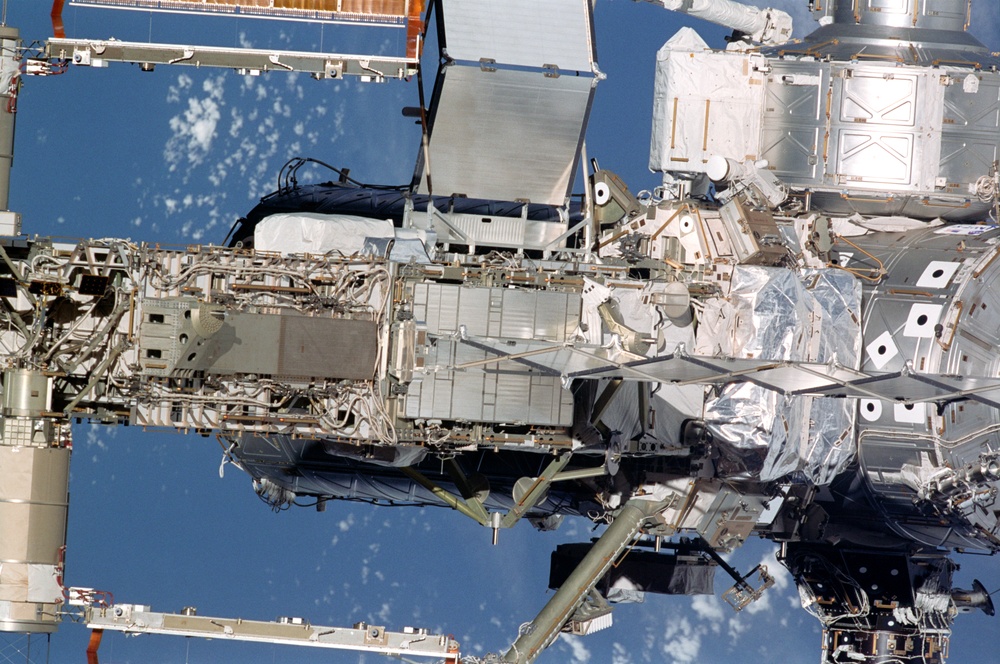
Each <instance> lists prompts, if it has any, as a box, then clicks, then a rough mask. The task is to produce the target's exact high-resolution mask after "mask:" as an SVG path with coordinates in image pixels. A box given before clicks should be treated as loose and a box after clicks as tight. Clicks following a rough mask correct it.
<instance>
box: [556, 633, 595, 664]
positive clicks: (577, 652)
mask: <svg viewBox="0 0 1000 664" xmlns="http://www.w3.org/2000/svg"><path fill="white" fill-rule="evenodd" d="M559 638H560V639H561V640H562V641H563V643H566V644H567V645H569V648H570V651H571V652H572V654H573V660H572V661H574V662H578V663H579V664H585V662H589V661H590V650H588V649H587V646H585V645H584V644H583V639H581V638H580V637H579V636H576V635H575V634H560V635H559Z"/></svg>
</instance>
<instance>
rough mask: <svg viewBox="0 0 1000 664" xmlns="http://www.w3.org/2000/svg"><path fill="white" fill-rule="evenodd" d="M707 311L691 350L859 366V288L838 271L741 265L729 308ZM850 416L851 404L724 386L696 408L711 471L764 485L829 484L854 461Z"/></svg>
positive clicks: (716, 306)
mask: <svg viewBox="0 0 1000 664" xmlns="http://www.w3.org/2000/svg"><path fill="white" fill-rule="evenodd" d="M707 309H708V310H709V311H707V312H706V313H709V312H711V313H712V314H713V321H712V324H709V325H705V326H704V334H703V332H702V330H701V329H700V330H699V339H698V343H697V344H696V348H698V349H699V351H700V350H703V349H708V348H713V349H715V350H717V351H721V352H722V353H723V354H731V355H732V356H733V357H742V358H762V359H768V360H792V361H809V362H824V363H825V362H830V361H832V360H836V361H837V362H838V363H840V364H841V365H844V366H848V367H852V368H857V367H858V363H859V358H860V350H861V327H860V310H861V286H860V284H859V283H858V281H857V280H856V279H855V278H854V277H853V276H852V275H850V274H849V273H847V272H845V271H843V270H836V269H822V270H804V271H800V272H793V271H790V270H787V269H780V268H767V267H753V266H740V267H737V268H736V269H735V271H734V273H733V281H732V290H731V292H730V297H729V299H728V301H727V302H716V303H714V305H713V306H710V307H707ZM727 318H728V321H726V319H727ZM723 321H725V322H728V324H720V323H722V322H723ZM705 322H709V321H705ZM723 330H725V331H727V332H728V338H725V337H724V336H723V335H720V332H722V331H723ZM854 417H855V405H854V400H852V399H832V398H819V397H804V396H785V395H782V394H779V393H777V392H774V391H772V390H768V389H765V388H762V387H758V386H756V385H753V384H752V383H743V384H734V385H729V386H727V387H725V388H724V389H723V390H722V391H721V392H720V393H719V395H718V396H717V397H714V398H709V399H707V400H706V402H705V421H706V424H707V425H708V428H709V430H710V431H711V433H712V435H713V436H714V438H715V440H716V441H717V442H718V443H721V447H722V450H723V455H722V459H720V465H719V471H720V472H721V473H722V474H723V475H724V476H730V477H749V478H756V479H760V480H763V481H771V480H777V479H779V478H787V477H789V476H797V477H798V478H805V479H808V480H809V481H811V482H813V483H814V484H827V483H829V482H830V481H831V480H832V479H833V478H834V476H836V475H837V474H838V473H840V472H841V471H843V470H844V469H845V468H846V467H847V465H848V464H849V463H850V462H851V460H852V459H853V458H854V455H855V451H856V446H855V440H854V437H853V434H852V433H851V432H852V431H853V429H854Z"/></svg>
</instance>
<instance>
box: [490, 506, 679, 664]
mask: <svg viewBox="0 0 1000 664" xmlns="http://www.w3.org/2000/svg"><path fill="white" fill-rule="evenodd" d="M663 507H664V504H663V503H661V502H656V501H651V500H643V499H639V498H633V499H632V500H630V501H628V503H626V504H625V507H623V508H622V510H621V512H620V513H619V514H618V516H616V517H615V520H614V522H612V524H611V525H610V526H608V529H607V530H605V531H604V534H603V535H601V537H600V539H598V540H597V541H596V542H595V543H594V546H592V547H591V549H590V551H589V552H588V553H587V555H586V556H584V558H583V560H581V561H580V564H579V565H577V567H576V569H575V570H573V572H572V574H570V575H569V578H567V579H566V582H565V583H563V584H562V587H560V588H559V590H558V591H556V594H555V595H553V596H552V599H550V600H549V602H548V604H546V605H545V607H544V608H543V609H542V610H541V612H539V614H538V615H537V616H536V617H535V619H534V620H532V621H531V623H529V625H528V627H527V629H525V630H524V632H523V633H522V634H521V635H520V636H518V637H517V640H516V641H515V642H514V644H513V645H512V646H511V647H510V650H508V651H507V653H506V654H505V655H504V661H506V662H512V663H514V664H530V663H531V662H534V661H535V659H536V658H537V657H538V655H539V654H541V652H542V651H543V650H545V648H547V647H548V646H549V644H551V643H552V642H553V641H554V640H555V638H556V636H558V634H559V631H560V630H562V628H563V626H564V625H565V624H566V622H567V621H568V620H569V619H570V616H572V615H573V612H574V611H575V610H576V608H577V607H578V606H579V605H580V602H582V601H583V600H584V599H585V598H586V597H587V595H588V594H589V593H590V591H591V590H593V589H594V586H595V585H597V582H598V581H600V580H601V578H603V577H604V575H605V574H606V573H607V571H608V569H609V568H610V567H611V565H612V564H614V563H615V561H617V560H618V559H619V558H620V557H621V555H622V552H624V551H625V548H626V547H627V546H628V545H629V543H631V542H632V540H633V539H634V538H635V536H636V534H637V533H638V532H639V530H640V529H641V528H642V525H643V523H644V522H645V521H646V519H648V518H649V517H651V516H653V515H654V514H656V513H657V512H658V511H659V510H661V509H662V508H663Z"/></svg>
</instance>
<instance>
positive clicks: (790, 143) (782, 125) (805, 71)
mask: <svg viewBox="0 0 1000 664" xmlns="http://www.w3.org/2000/svg"><path fill="white" fill-rule="evenodd" d="M829 79H830V66H829V64H828V63H825V62H794V61H789V62H784V61H776V62H775V63H774V69H773V71H772V73H771V74H770V75H769V76H768V77H767V82H766V87H765V89H764V113H763V118H762V129H761V153H760V157H761V159H766V160H767V162H768V164H770V167H771V168H773V169H774V172H775V174H776V175H778V176H779V177H781V178H782V179H785V180H787V181H789V182H794V183H796V184H799V185H814V184H819V183H821V182H822V171H821V167H822V165H821V163H820V162H821V159H820V156H819V154H820V144H819V141H820V137H821V136H822V135H823V132H825V120H826V117H825V116H826V114H825V110H826V109H825V104H826V91H827V89H828V88H829Z"/></svg>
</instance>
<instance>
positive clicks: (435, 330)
mask: <svg viewBox="0 0 1000 664" xmlns="http://www.w3.org/2000/svg"><path fill="white" fill-rule="evenodd" d="M413 313H414V317H415V318H416V320H417V321H418V322H420V323H422V324H424V325H425V326H426V328H427V331H428V332H429V333H431V334H454V333H456V332H458V331H459V327H460V326H463V325H464V326H465V332H466V334H468V335H469V336H473V337H491V338H497V337H504V338H513V339H538V340H542V341H554V342H562V341H565V340H566V339H568V338H569V336H570V335H571V334H573V332H574V331H575V329H576V326H577V325H578V323H579V320H580V295H579V293H561V292H556V291H528V290H517V289H510V288H469V287H468V286H461V285H458V284H426V283H425V284H417V285H416V286H415V288H414V307H413Z"/></svg>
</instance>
